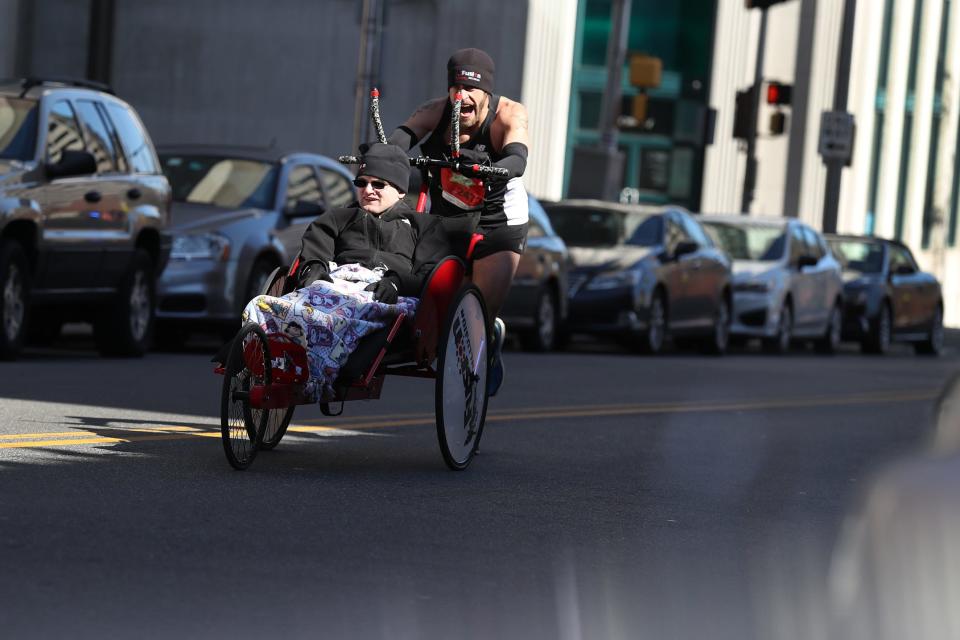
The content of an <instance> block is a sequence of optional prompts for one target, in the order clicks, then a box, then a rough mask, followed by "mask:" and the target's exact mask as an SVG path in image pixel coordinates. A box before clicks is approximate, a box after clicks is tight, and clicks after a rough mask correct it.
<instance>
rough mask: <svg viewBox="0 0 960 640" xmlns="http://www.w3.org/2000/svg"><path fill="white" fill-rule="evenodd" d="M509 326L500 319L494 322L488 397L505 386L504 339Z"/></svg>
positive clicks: (488, 371)
mask: <svg viewBox="0 0 960 640" xmlns="http://www.w3.org/2000/svg"><path fill="white" fill-rule="evenodd" d="M506 335H507V325H506V324H504V322H503V320H501V319H500V318H495V319H494V321H493V344H492V345H490V346H491V349H490V367H489V368H488V370H487V396H489V397H493V396H495V395H497V391H499V390H500V385H502V384H503V373H504V372H503V353H502V352H503V339H504V337H505V336H506Z"/></svg>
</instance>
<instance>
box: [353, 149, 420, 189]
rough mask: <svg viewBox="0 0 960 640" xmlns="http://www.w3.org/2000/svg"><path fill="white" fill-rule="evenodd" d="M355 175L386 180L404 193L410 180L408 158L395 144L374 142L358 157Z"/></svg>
mask: <svg viewBox="0 0 960 640" xmlns="http://www.w3.org/2000/svg"><path fill="white" fill-rule="evenodd" d="M357 175H358V176H371V177H373V178H380V179H381V180H386V181H387V182H389V183H390V184H392V185H393V186H394V187H396V188H397V190H398V191H400V192H401V193H406V192H407V184H408V183H409V181H410V158H409V157H408V156H407V153H406V152H405V151H404V150H403V149H401V148H400V147H398V146H397V145H395V144H384V143H382V142H375V143H373V144H371V145H370V148H369V149H367V152H366V153H365V154H364V155H363V157H362V158H361V159H360V171H358V172H357Z"/></svg>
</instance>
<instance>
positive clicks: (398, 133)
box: [387, 125, 509, 151]
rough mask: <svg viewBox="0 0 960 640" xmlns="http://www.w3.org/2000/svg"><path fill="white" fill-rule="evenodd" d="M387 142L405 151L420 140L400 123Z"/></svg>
mask: <svg viewBox="0 0 960 640" xmlns="http://www.w3.org/2000/svg"><path fill="white" fill-rule="evenodd" d="M387 142H389V143H390V144H395V145H397V146H398V147H400V148H401V149H404V150H406V151H410V149H413V147H415V146H416V144H417V143H418V142H420V140H418V139H417V134H416V133H414V132H413V130H412V129H410V128H409V127H405V126H403V125H401V126H399V127H397V128H396V129H394V130H393V133H391V134H390V135H389V136H387ZM508 146H509V145H508Z"/></svg>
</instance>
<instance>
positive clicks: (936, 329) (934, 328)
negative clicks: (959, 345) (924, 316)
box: [913, 305, 943, 356]
mask: <svg viewBox="0 0 960 640" xmlns="http://www.w3.org/2000/svg"><path fill="white" fill-rule="evenodd" d="M913 350H914V351H916V352H917V353H919V354H921V355H925V356H938V355H940V352H941V351H943V309H942V308H940V306H939V305H938V306H937V309H936V311H934V312H933V318H931V319H930V333H929V334H928V335H927V337H926V338H925V339H924V340H922V341H921V342H918V343H916V344H914V345H913Z"/></svg>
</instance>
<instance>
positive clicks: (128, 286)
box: [93, 249, 156, 357]
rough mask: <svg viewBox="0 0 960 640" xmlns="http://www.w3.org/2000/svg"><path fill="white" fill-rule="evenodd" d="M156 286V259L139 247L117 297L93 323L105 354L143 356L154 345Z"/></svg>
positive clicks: (100, 348) (96, 337)
mask: <svg viewBox="0 0 960 640" xmlns="http://www.w3.org/2000/svg"><path fill="white" fill-rule="evenodd" d="M155 304H156V285H155V282H154V274H153V262H152V261H151V260H150V256H149V255H148V254H147V252H146V251H144V250H142V249H137V250H136V251H135V252H134V254H133V257H132V258H131V260H130V266H129V267H128V269H127V273H126V274H124V276H123V280H122V281H121V282H120V289H119V291H118V292H117V296H116V298H115V299H114V302H113V304H110V305H109V306H108V307H107V308H106V309H104V311H103V313H102V314H101V315H100V317H99V318H97V320H96V321H95V322H94V325H93V337H94V340H95V341H96V343H97V349H98V350H99V351H100V353H101V354H103V355H110V356H134V357H136V356H142V355H143V354H144V353H146V351H147V348H148V347H149V346H150V340H151V337H152V333H153V313H154V306H155Z"/></svg>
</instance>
